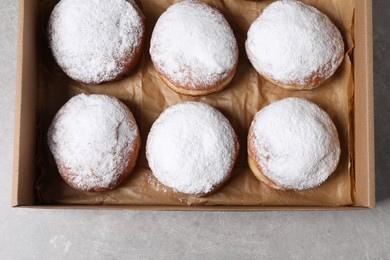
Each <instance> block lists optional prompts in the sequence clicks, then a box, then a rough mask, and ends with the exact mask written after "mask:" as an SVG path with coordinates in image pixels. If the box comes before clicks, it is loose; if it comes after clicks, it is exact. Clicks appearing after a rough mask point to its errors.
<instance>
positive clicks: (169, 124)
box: [146, 102, 239, 195]
mask: <svg viewBox="0 0 390 260" xmlns="http://www.w3.org/2000/svg"><path fill="white" fill-rule="evenodd" d="M238 150H239V144H238V140H237V136H236V134H235V132H234V130H233V128H232V126H231V125H230V123H229V121H228V120H227V119H226V118H225V117H224V116H223V115H222V114H221V112H219V111H218V110H217V109H215V108H213V107H211V106H209V105H206V104H203V103H200V102H183V103H179V104H176V105H173V106H171V107H169V108H168V109H166V110H165V111H164V112H163V113H162V114H161V115H160V116H159V117H158V119H157V120H156V121H155V122H154V124H153V126H152V128H151V130H150V133H149V136H148V140H147V144H146V157H147V159H148V162H149V166H150V168H151V170H152V172H153V174H154V176H155V177H156V178H157V179H158V180H159V181H160V182H161V183H162V184H164V185H165V186H168V187H171V188H173V189H174V190H176V191H178V192H181V193H186V194H194V195H205V194H209V193H211V192H213V191H215V190H216V189H218V188H219V187H220V186H222V184H223V183H224V182H225V181H226V180H227V179H228V178H229V177H230V174H231V172H232V170H233V166H234V164H235V161H236V158H237V155H238Z"/></svg>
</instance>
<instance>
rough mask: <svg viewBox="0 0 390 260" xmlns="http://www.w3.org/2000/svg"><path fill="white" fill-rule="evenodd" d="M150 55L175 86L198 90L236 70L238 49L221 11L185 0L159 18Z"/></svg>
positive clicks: (159, 69)
mask: <svg viewBox="0 0 390 260" xmlns="http://www.w3.org/2000/svg"><path fill="white" fill-rule="evenodd" d="M150 55H151V58H152V61H153V63H154V66H156V68H157V69H158V71H160V72H161V73H162V74H163V75H164V76H165V77H166V78H168V79H169V80H170V81H171V82H172V83H174V84H176V85H180V86H184V87H188V88H192V89H197V88H199V87H200V86H202V87H206V88H207V87H210V86H213V84H216V83H217V82H219V81H222V80H224V79H226V78H227V77H228V76H229V74H230V73H231V71H232V70H233V69H234V67H235V64H236V61H237V59H238V49H237V42H236V39H235V37H234V34H233V31H232V29H231V28H230V26H229V24H228V22H227V21H226V19H225V18H224V17H223V15H222V14H221V13H220V12H219V11H218V10H216V9H214V8H212V7H210V6H208V5H206V4H204V3H201V2H198V1H182V2H179V3H177V4H174V5H172V6H170V7H169V8H168V10H167V11H166V12H165V13H163V14H162V15H161V16H160V18H159V19H158V21H157V23H156V26H155V27H154V31H153V34H152V39H151V44H150Z"/></svg>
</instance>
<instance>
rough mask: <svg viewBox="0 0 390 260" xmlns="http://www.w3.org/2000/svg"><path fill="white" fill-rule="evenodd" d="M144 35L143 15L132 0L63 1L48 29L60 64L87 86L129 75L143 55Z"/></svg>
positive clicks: (50, 40)
mask: <svg viewBox="0 0 390 260" xmlns="http://www.w3.org/2000/svg"><path fill="white" fill-rule="evenodd" d="M144 36H145V25H144V16H143V14H142V12H141V11H140V10H139V8H138V7H137V5H136V4H135V3H134V2H133V1H132V0H61V1H60V2H59V3H58V4H57V5H56V6H55V7H54V10H53V12H52V13H51V16H50V20H49V26H48V39H49V44H50V48H51V50H52V53H53V56H54V58H55V60H56V61H57V63H58V65H59V66H60V67H61V68H62V69H63V71H64V72H65V73H66V74H67V75H68V76H69V77H70V78H72V79H74V80H76V81H79V82H82V83H85V84H99V83H103V82H107V81H113V80H116V79H119V78H121V77H123V76H125V75H126V74H128V73H129V72H130V71H131V70H132V69H133V68H134V66H135V64H136V63H137V61H138V59H139V57H140V56H141V51H142V47H143V44H144Z"/></svg>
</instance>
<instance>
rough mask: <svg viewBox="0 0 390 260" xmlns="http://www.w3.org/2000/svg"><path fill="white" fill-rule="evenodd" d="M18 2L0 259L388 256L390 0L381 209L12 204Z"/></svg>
mask: <svg viewBox="0 0 390 260" xmlns="http://www.w3.org/2000/svg"><path fill="white" fill-rule="evenodd" d="M359 1H360V0H359ZM17 2H18V1H15V0H0V68H1V69H0V82H1V83H0V84H1V85H0V100H1V101H0V144H1V145H0V149H1V150H0V192H1V196H0V259H67V258H77V259H92V258H93V259H124V258H125V259H157V258H160V259H184V258H191V259H202V258H203V259H210V258H211V259H238V258H243V259H253V258H260V259H271V258H272V259H274V258H277V259H290V258H293V259H390V172H389V170H390V168H389V166H390V135H389V129H390V101H389V99H388V98H387V95H390V88H389V87H390V83H389V81H390V54H389V51H388V49H389V48H390V19H389V15H390V1H388V0H373V2H374V42H375V45H374V53H375V54H374V56H375V57H374V61H375V69H374V76H375V136H376V191H377V192H376V196H377V207H376V209H372V210H362V211H346V212H342V211H337V212H327V211H325V212H313V211H312V212H250V213H247V212H153V211H99V210H96V211H95V210H94V211H87V210H32V209H12V208H11V187H12V178H11V174H12V160H13V158H12V153H13V131H14V111H15V68H16V62H15V60H16V35H17V17H18V3H17Z"/></svg>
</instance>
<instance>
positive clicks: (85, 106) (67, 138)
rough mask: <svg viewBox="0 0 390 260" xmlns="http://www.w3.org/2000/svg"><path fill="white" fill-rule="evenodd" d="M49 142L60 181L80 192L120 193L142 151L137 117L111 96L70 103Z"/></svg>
mask: <svg viewBox="0 0 390 260" xmlns="http://www.w3.org/2000/svg"><path fill="white" fill-rule="evenodd" d="M47 140H48V144H49V148H50V150H51V152H52V154H53V156H54V159H55V161H56V164H57V167H58V171H59V172H60V175H61V177H62V178H63V179H64V180H65V182H67V183H68V184H69V185H70V186H71V187H73V188H74V189H77V190H80V191H95V192H96V191H106V190H111V189H114V188H115V187H117V186H118V185H119V184H120V183H121V182H122V180H124V179H125V178H126V177H127V176H128V175H129V174H130V172H131V171H132V170H133V168H134V166H135V163H136V160H137V157H138V151H139V148H140V136H139V132H138V127H137V124H136V122H135V119H134V117H133V115H132V113H131V112H130V110H129V109H128V108H127V107H126V106H125V105H124V104H123V103H122V102H120V101H119V100H118V99H116V98H114V97H110V96H106V95H85V94H80V95H77V96H75V97H73V98H72V99H70V100H69V101H68V102H67V103H66V104H65V105H64V106H63V107H62V108H61V109H60V110H59V111H58V113H57V115H56V116H55V118H54V120H53V122H52V124H51V126H50V128H49V132H48V135H47Z"/></svg>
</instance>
